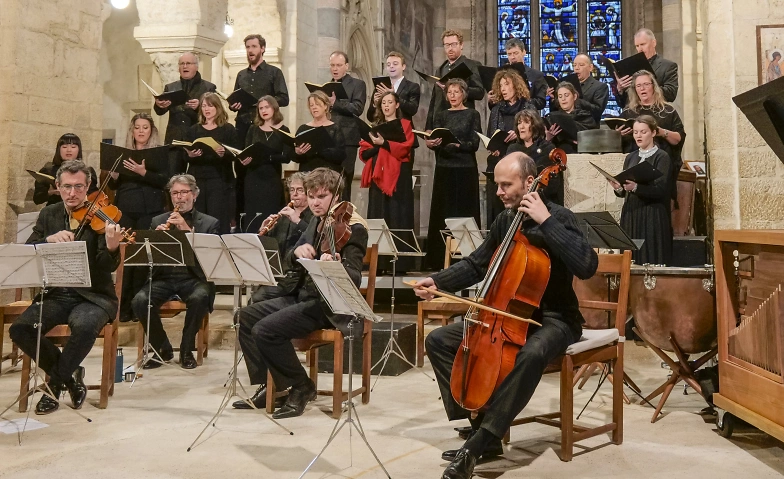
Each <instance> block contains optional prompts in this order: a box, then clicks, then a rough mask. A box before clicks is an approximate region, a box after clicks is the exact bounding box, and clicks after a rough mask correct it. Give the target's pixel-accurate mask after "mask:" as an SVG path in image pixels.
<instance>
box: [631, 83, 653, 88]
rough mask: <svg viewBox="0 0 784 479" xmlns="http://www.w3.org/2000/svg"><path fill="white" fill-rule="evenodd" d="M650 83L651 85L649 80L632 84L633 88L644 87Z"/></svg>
mask: <svg viewBox="0 0 784 479" xmlns="http://www.w3.org/2000/svg"><path fill="white" fill-rule="evenodd" d="M651 85H653V83H651V82H645V83H638V84H636V85H634V88H646V87H649V86H651Z"/></svg>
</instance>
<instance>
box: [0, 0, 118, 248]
mask: <svg viewBox="0 0 784 479" xmlns="http://www.w3.org/2000/svg"><path fill="white" fill-rule="evenodd" d="M105 8H107V4H106V3H105V2H103V1H102V0H61V1H58V2H51V1H44V0H3V2H2V6H1V7H0V9H1V10H0V158H3V166H2V169H0V202H1V203H2V204H4V205H6V206H5V207H4V208H2V209H0V232H2V236H3V237H2V241H3V242H8V241H14V240H15V239H16V229H15V224H16V216H17V214H18V213H21V212H25V211H32V210H35V209H36V208H35V207H34V205H33V203H32V195H33V179H32V178H31V177H30V175H28V174H27V173H26V172H25V169H34V170H38V169H39V168H41V167H42V166H43V164H44V163H46V162H47V161H50V160H51V159H52V155H53V154H54V151H55V146H56V143H57V139H58V138H59V137H60V136H61V135H62V134H64V133H67V132H73V133H76V134H77V135H79V137H80V138H81V139H82V143H83V144H84V146H85V148H84V150H85V151H84V152H85V158H86V160H87V162H88V163H90V164H91V165H93V166H97V163H98V155H97V149H98V143H99V142H100V140H101V128H102V117H103V114H102V110H101V97H102V90H103V89H102V85H101V82H100V79H99V73H98V70H99V68H98V63H99V55H100V49H101V31H102V22H103V18H102V15H104V14H105V10H104V9H105Z"/></svg>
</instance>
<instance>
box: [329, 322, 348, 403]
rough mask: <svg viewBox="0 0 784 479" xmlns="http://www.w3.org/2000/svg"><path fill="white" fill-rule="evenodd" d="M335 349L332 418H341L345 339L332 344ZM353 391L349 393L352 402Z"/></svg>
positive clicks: (341, 338)
mask: <svg viewBox="0 0 784 479" xmlns="http://www.w3.org/2000/svg"><path fill="white" fill-rule="evenodd" d="M332 344H333V345H334V346H333V347H334V348H335V351H334V363H333V365H332V368H333V369H332V371H334V372H333V374H332V417H333V418H335V419H339V418H340V413H341V411H342V409H343V408H342V404H343V337H342V336H341V337H340V340H339V341H335V342H334V343H332ZM351 393H352V391H349V392H348V399H349V400H351Z"/></svg>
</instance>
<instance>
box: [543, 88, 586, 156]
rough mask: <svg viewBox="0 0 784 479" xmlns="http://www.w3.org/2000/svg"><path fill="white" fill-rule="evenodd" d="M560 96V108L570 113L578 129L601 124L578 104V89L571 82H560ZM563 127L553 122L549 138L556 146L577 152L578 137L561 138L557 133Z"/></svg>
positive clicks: (548, 134)
mask: <svg viewBox="0 0 784 479" xmlns="http://www.w3.org/2000/svg"><path fill="white" fill-rule="evenodd" d="M556 95H557V98H558V106H559V110H560V111H562V112H564V113H566V114H568V115H569V116H571V117H572V118H573V119H574V122H575V123H576V124H577V131H578V132H580V131H583V130H595V129H597V128H599V125H598V124H597V123H596V121H595V120H594V119H593V116H591V112H590V111H588V110H583V109H582V108H580V107H579V106H578V105H577V100H578V99H579V95H578V94H577V89H576V88H574V85H572V84H571V83H569V82H561V83H559V84H558V91H557V92H556ZM561 131H562V130H561V127H560V126H558V125H557V124H555V123H553V124H552V125H550V128H548V129H547V130H546V135H547V140H549V141H553V144H554V145H555V146H556V148H560V149H562V150H564V152H566V153H577V139H574V140H571V139H568V138H566V139H561V138H558V137H557V135H558V134H559V133H561Z"/></svg>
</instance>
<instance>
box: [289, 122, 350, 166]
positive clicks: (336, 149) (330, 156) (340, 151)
mask: <svg viewBox="0 0 784 479" xmlns="http://www.w3.org/2000/svg"><path fill="white" fill-rule="evenodd" d="M311 128H313V127H312V126H309V125H300V127H299V128H297V134H298V135H299V134H300V133H302V132H303V131H307V130H310V129H311ZM323 128H326V129H327V133H329V136H331V137H332V141H333V142H334V145H333V146H331V147H329V148H323V149H322V150H321V151H316V148H315V145H310V146H311V148H310V150H308V152H307V153H305V154H304V155H297V154H295V155H294V161H296V162H297V163H299V171H313V170H315V169H316V168H320V167H322V166H324V167H327V168H330V169H332V170H335V171H337V172H340V171H342V170H343V166H342V165H343V160H344V159H345V158H346V140H345V139H344V136H343V132H342V131H341V130H340V127H339V126H338V125H337V123H333V124H331V125H329V126H325V127H323Z"/></svg>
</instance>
